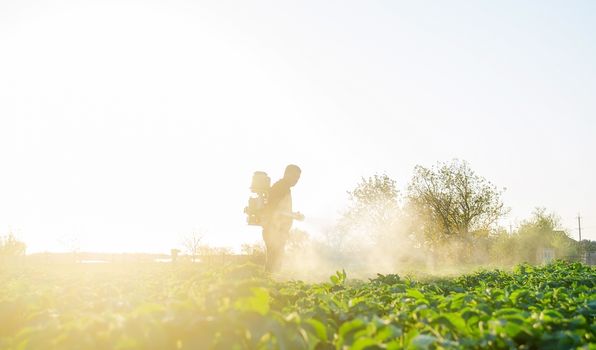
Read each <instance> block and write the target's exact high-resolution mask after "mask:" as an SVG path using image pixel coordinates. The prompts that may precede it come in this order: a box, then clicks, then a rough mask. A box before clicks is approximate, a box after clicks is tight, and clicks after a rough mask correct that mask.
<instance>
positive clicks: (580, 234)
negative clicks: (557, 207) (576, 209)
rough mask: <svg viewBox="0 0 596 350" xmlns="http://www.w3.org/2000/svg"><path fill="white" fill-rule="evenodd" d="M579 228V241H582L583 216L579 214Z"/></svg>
mask: <svg viewBox="0 0 596 350" xmlns="http://www.w3.org/2000/svg"><path fill="white" fill-rule="evenodd" d="M577 230H578V231H579V241H580V242H581V241H582V217H581V216H579V213H578V214H577Z"/></svg>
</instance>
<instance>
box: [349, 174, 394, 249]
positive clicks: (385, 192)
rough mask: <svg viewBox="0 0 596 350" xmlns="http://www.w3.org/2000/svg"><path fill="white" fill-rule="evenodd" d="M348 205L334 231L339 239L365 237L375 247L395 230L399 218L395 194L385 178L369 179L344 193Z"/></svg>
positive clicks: (376, 176)
mask: <svg viewBox="0 0 596 350" xmlns="http://www.w3.org/2000/svg"><path fill="white" fill-rule="evenodd" d="M348 195H349V200H350V205H349V207H348V210H347V211H346V212H345V213H344V214H343V216H342V217H341V219H340V221H339V224H338V230H339V233H340V234H342V235H347V236H354V235H357V236H358V237H353V238H356V241H358V238H360V237H366V238H367V239H369V240H370V241H371V242H373V243H376V242H379V241H380V240H382V239H383V238H386V237H387V236H388V235H390V234H391V232H392V230H393V229H394V228H395V224H396V221H397V218H398V215H399V200H398V198H399V197H398V196H399V191H398V189H397V185H396V182H395V180H393V179H391V178H390V177H389V176H387V175H385V174H383V175H377V174H375V175H373V176H371V177H368V178H364V177H363V178H362V180H361V181H360V182H359V183H358V184H357V185H356V187H355V188H354V190H352V191H348Z"/></svg>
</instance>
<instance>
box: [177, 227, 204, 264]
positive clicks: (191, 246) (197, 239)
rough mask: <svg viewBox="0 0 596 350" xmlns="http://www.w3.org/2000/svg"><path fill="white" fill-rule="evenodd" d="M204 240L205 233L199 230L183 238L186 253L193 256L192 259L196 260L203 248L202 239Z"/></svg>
mask: <svg viewBox="0 0 596 350" xmlns="http://www.w3.org/2000/svg"><path fill="white" fill-rule="evenodd" d="M202 240H203V234H202V233H201V232H199V231H192V232H191V234H189V235H188V236H186V237H184V238H183V239H182V246H183V247H184V250H185V251H186V253H188V254H189V255H190V256H191V261H192V262H195V259H196V257H197V255H198V253H199V250H200V248H201V241H202Z"/></svg>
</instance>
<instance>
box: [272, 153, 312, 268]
mask: <svg viewBox="0 0 596 350" xmlns="http://www.w3.org/2000/svg"><path fill="white" fill-rule="evenodd" d="M300 173H301V170H300V168H299V167H298V166H297V165H293V164H290V165H288V166H287V167H286V171H285V173H284V177H283V178H282V179H281V180H279V181H277V182H276V183H275V184H273V186H271V189H270V190H269V196H268V197H267V205H266V207H265V221H264V224H263V240H264V241H265V246H266V248H267V261H266V262H265V270H267V271H269V272H277V271H279V269H280V268H281V259H282V256H283V253H284V248H285V245H286V242H287V241H288V237H289V234H290V229H291V228H292V221H293V220H294V219H297V220H302V219H304V217H303V216H302V214H300V213H294V212H293V211H292V191H291V188H292V187H294V185H296V183H297V182H298V179H300Z"/></svg>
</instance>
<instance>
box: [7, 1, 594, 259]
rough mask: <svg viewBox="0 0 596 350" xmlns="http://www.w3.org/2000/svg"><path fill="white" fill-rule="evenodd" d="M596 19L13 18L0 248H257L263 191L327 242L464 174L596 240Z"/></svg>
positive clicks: (152, 11) (586, 12)
mask: <svg viewBox="0 0 596 350" xmlns="http://www.w3.org/2000/svg"><path fill="white" fill-rule="evenodd" d="M594 33H596V2H593V1H565V2H560V1H524V2H520V1H499V2H494V1H474V2H469V1H451V2H448V3H447V2H444V1H415V2H414V1H361V2H355V1H328V2H321V1H300V2H298V1H290V2H280V1H269V2H262V1H255V2H246V1H235V2H234V1H195V0H192V1H190V0H188V1H185V0H167V1H166V0H143V1H140V0H139V1H137V0H101V1H100V0H98V1H90V0H86V1H85V0H79V1H69V0H62V1H33V0H3V1H1V2H0V235H4V234H7V233H8V232H13V233H16V234H17V236H18V237H19V238H20V239H22V240H24V241H25V242H26V243H27V245H28V252H31V253H33V252H41V251H68V250H70V249H73V248H77V249H80V250H83V251H104V252H156V253H159V252H161V253H167V252H169V250H170V249H171V248H175V247H179V246H180V244H181V241H182V239H183V238H184V237H185V236H188V235H189V234H191V233H192V232H202V233H203V235H204V241H205V242H206V243H208V244H211V245H219V246H233V247H238V246H239V245H240V244H241V243H252V242H256V241H258V240H259V239H260V231H259V229H258V228H256V227H250V226H247V225H246V222H245V216H244V214H243V208H244V206H245V205H246V202H247V199H248V196H249V195H250V192H249V190H248V187H249V185H250V180H251V176H252V173H253V172H254V171H257V170H262V171H266V172H267V173H268V174H269V175H270V176H271V178H272V179H273V181H276V180H277V179H279V178H280V177H281V175H282V173H283V169H284V168H285V166H286V165H287V164H289V163H295V164H298V165H299V166H300V167H301V168H302V170H303V173H302V179H301V181H300V183H299V184H298V185H297V186H296V187H295V188H294V191H293V196H294V207H295V208H296V209H298V210H300V211H301V212H303V213H304V214H305V215H306V217H307V220H306V221H305V222H304V223H301V224H299V227H301V228H303V229H305V230H307V231H308V232H310V233H311V234H312V235H313V236H317V235H318V234H320V232H322V230H324V229H325V228H326V227H329V226H331V225H333V223H334V222H335V220H336V218H337V217H338V215H339V213H341V211H342V210H343V209H344V208H345V207H346V205H347V200H348V196H347V194H346V191H347V190H350V189H352V188H354V186H355V185H356V183H357V182H358V181H359V179H360V178H361V177H362V176H365V177H366V176H371V175H373V174H376V173H378V174H382V173H386V174H388V175H389V176H390V177H392V178H394V179H395V180H396V181H397V183H398V185H399V187H400V189H401V191H402V194H404V192H405V188H406V186H407V183H408V182H409V180H410V178H411V176H412V171H413V168H414V166H415V165H417V164H420V165H423V166H432V165H434V164H436V163H437V162H439V161H450V160H451V159H454V158H458V159H463V160H466V161H468V162H469V163H470V165H471V167H472V169H474V170H475V171H476V172H477V173H478V174H479V175H481V176H483V177H485V178H486V179H488V180H490V181H491V182H492V183H494V184H495V185H496V186H498V187H499V188H506V191H505V193H504V195H503V201H504V202H505V204H506V206H508V207H510V208H511V211H510V213H509V215H508V216H507V217H505V218H503V220H502V221H501V224H502V225H504V226H506V227H508V226H509V225H512V226H513V227H515V226H516V225H518V224H519V223H520V222H521V221H522V220H524V219H526V218H528V217H529V216H530V215H531V213H532V211H533V209H534V208H535V207H545V208H547V210H549V211H554V212H556V213H557V214H558V215H559V216H560V217H561V220H562V224H563V228H565V229H567V230H568V232H569V233H570V235H571V236H572V237H574V238H577V234H578V230H577V226H578V224H577V215H578V213H579V214H580V215H581V217H582V236H583V237H585V238H589V239H592V240H596V200H595V198H596V184H595V183H594V180H595V179H596V160H595V158H594V150H596V138H595V135H596V99H595V98H594V97H595V96H596V70H595V65H594V62H596V40H594Z"/></svg>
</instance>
